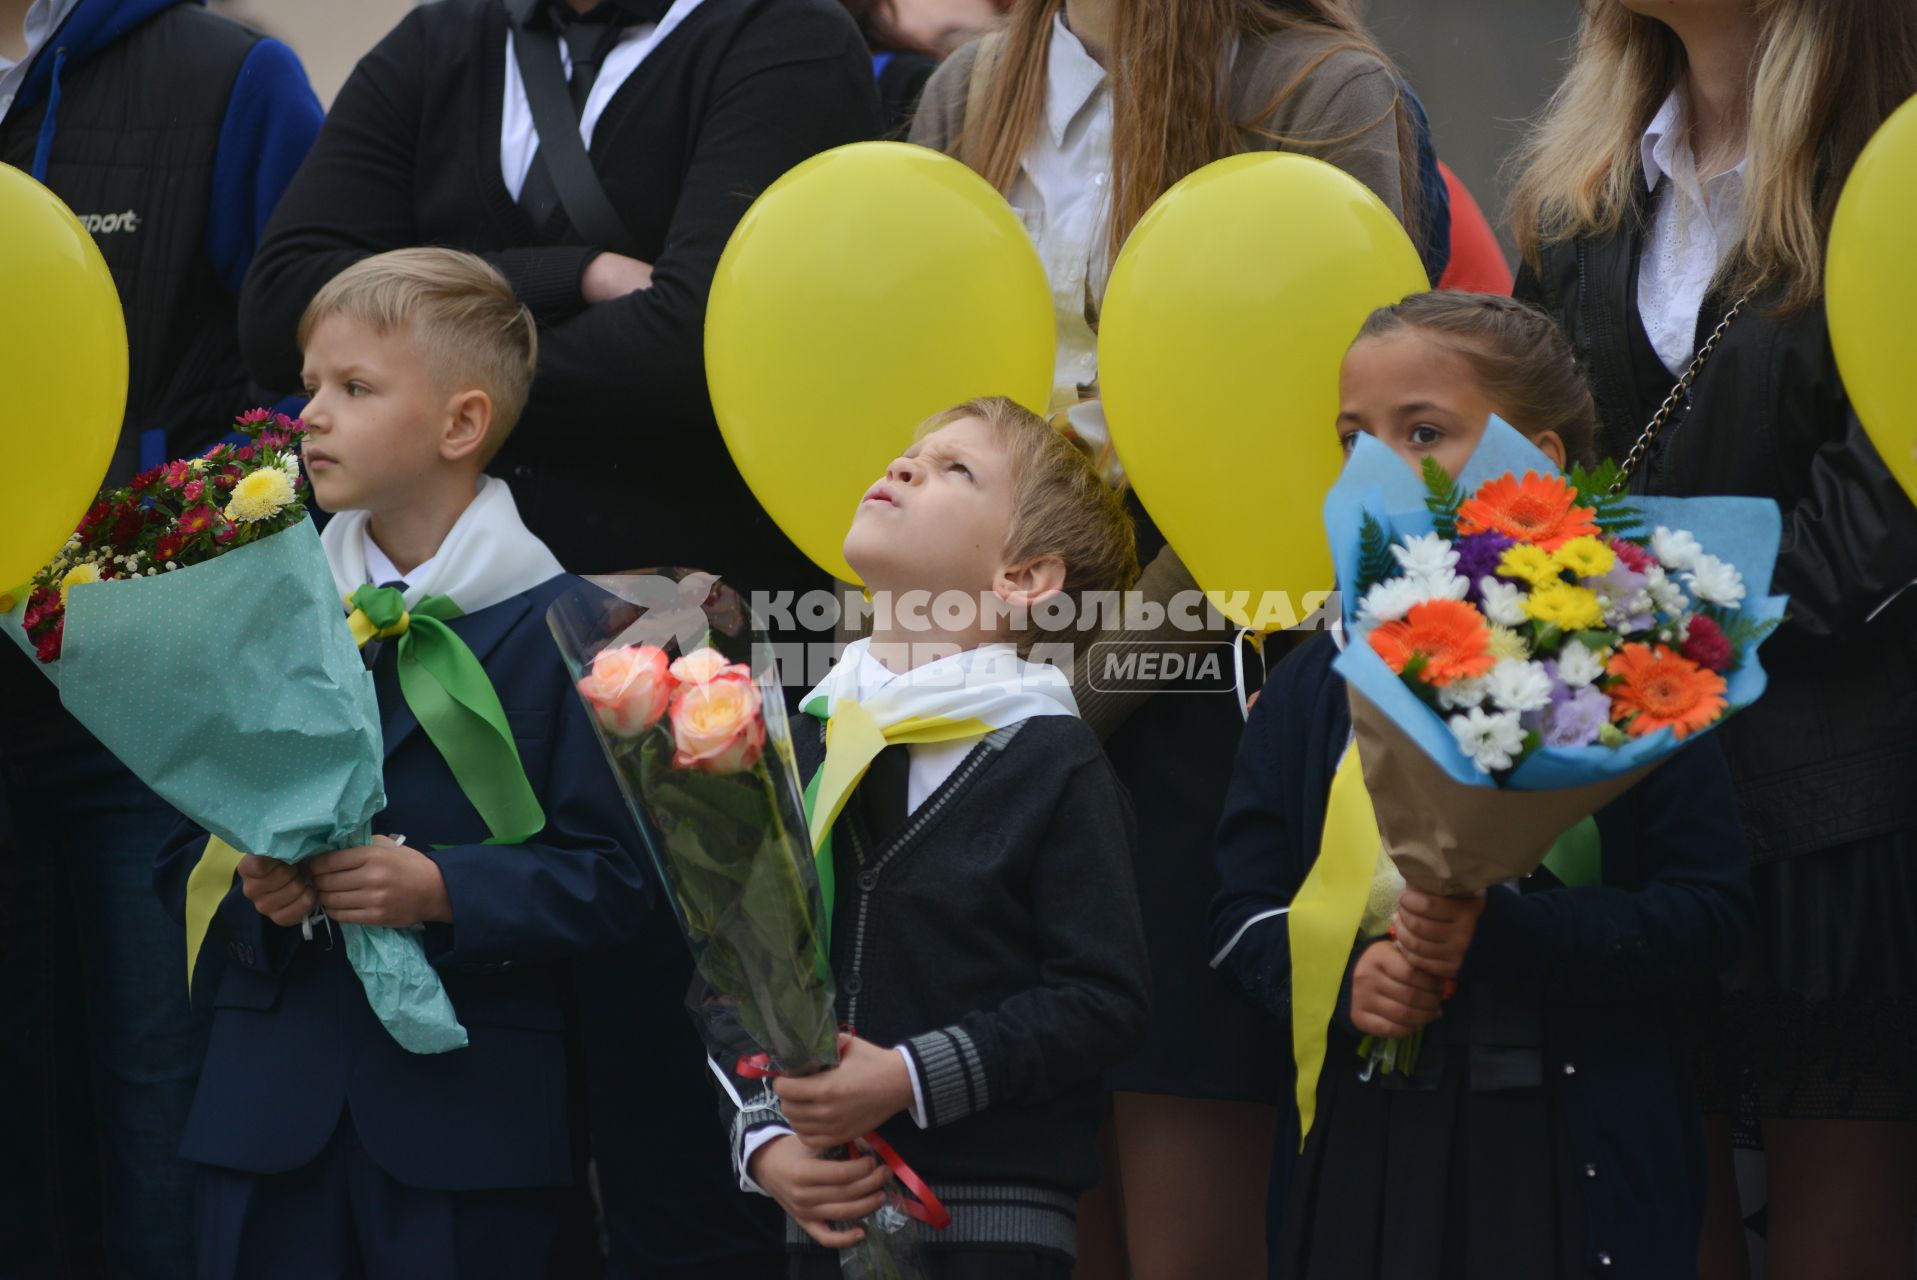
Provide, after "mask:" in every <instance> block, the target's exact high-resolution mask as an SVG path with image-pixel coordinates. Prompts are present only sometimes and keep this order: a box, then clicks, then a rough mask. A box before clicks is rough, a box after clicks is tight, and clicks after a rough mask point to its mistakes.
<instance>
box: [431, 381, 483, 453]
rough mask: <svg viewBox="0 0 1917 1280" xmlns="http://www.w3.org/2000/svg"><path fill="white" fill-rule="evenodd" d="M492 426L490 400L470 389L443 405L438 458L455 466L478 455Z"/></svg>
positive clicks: (477, 391)
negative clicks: (443, 416) (444, 406)
mask: <svg viewBox="0 0 1917 1280" xmlns="http://www.w3.org/2000/svg"><path fill="white" fill-rule="evenodd" d="M492 425H493V398H492V397H491V396H489V395H487V394H486V393H485V392H484V391H481V390H479V389H478V388H474V389H473V390H471V391H461V392H459V393H458V394H456V395H455V396H453V398H452V399H450V400H448V401H447V402H446V426H445V429H444V430H443V431H442V433H441V435H440V438H439V456H440V457H442V458H444V459H446V461H448V462H459V461H462V460H464V459H466V458H470V457H472V456H473V455H474V454H475V453H478V452H479V449H480V446H481V445H483V444H485V443H486V433H487V432H488V431H490V430H491V429H492Z"/></svg>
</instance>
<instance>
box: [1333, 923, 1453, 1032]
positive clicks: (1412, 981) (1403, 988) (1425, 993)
mask: <svg viewBox="0 0 1917 1280" xmlns="http://www.w3.org/2000/svg"><path fill="white" fill-rule="evenodd" d="M1440 985H1441V984H1440V981H1439V979H1437V978H1434V977H1433V976H1431V975H1430V974H1428V973H1426V972H1425V971H1424V970H1422V969H1420V968H1419V967H1418V966H1417V965H1415V964H1413V963H1411V960H1410V959H1409V958H1408V957H1407V956H1405V954H1404V953H1403V952H1401V951H1399V950H1398V948H1397V947H1396V946H1395V945H1393V944H1392V943H1390V942H1385V941H1379V942H1374V943H1372V944H1371V945H1370V946H1368V947H1366V948H1365V950H1364V954H1362V955H1360V956H1359V957H1358V963H1357V965H1356V966H1355V967H1354V968H1353V969H1352V971H1351V1025H1352V1026H1354V1027H1356V1028H1358V1030H1359V1032H1361V1033H1362V1034H1364V1035H1368V1036H1384V1037H1386V1038H1388V1039H1397V1038H1399V1037H1402V1036H1408V1035H1410V1034H1411V1033H1412V1032H1413V1031H1416V1030H1417V1029H1418V1028H1419V1027H1425V1026H1429V1025H1430V1024H1432V1023H1433V1022H1436V1021H1437V1020H1438V1019H1439V1018H1440V1017H1442V1016H1444V1006H1443V1004H1442V1003H1441V1002H1440V1001H1439V999H1438V988H1439V986H1440Z"/></svg>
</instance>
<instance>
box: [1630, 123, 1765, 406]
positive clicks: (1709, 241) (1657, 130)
mask: <svg viewBox="0 0 1917 1280" xmlns="http://www.w3.org/2000/svg"><path fill="white" fill-rule="evenodd" d="M1688 125H1689V122H1688V121H1687V120H1686V119H1685V111H1684V98H1683V90H1681V89H1675V90H1672V92H1671V96H1670V97H1668V98H1666V99H1665V100H1664V105H1663V106H1662V107H1660V108H1659V109H1658V113H1657V115H1656V117H1655V118H1653V119H1652V121H1651V124H1650V127H1649V128H1647V129H1645V131H1644V137H1643V139H1642V140H1641V141H1640V142H1639V144H1638V145H1639V149H1640V153H1641V155H1642V159H1643V163H1644V181H1645V183H1646V184H1647V185H1648V186H1649V187H1650V190H1651V225H1650V234H1649V236H1648V238H1647V239H1646V240H1645V242H1644V252H1643V254H1642V256H1641V257H1640V258H1639V259H1638V268H1637V312H1638V317H1639V319H1640V320H1642V321H1643V324H1644V332H1645V334H1646V336H1648V337H1649V338H1650V340H1651V348H1652V349H1653V350H1654V351H1656V352H1657V358H1658V359H1659V360H1662V361H1663V362H1664V367H1665V368H1666V369H1668V370H1669V371H1670V373H1671V376H1672V377H1679V376H1681V375H1682V374H1683V372H1684V369H1685V367H1686V366H1687V365H1689V364H1690V363H1691V357H1692V356H1693V355H1695V354H1696V352H1697V322H1698V310H1699V309H1700V308H1701V307H1702V306H1703V305H1704V295H1705V293H1706V292H1707V291H1708V290H1709V288H1710V285H1711V278H1712V277H1713V276H1715V275H1716V274H1717V268H1718V264H1719V263H1721V262H1722V261H1723V260H1724V254H1725V253H1726V252H1727V251H1728V250H1729V249H1730V247H1731V245H1732V244H1734V243H1736V241H1737V237H1738V233H1739V230H1740V228H1741V226H1742V223H1743V212H1744V179H1745V170H1746V169H1747V168H1748V167H1749V164H1750V161H1749V160H1748V159H1745V160H1740V161H1739V162H1738V164H1737V167H1736V168H1734V169H1731V170H1728V171H1726V172H1724V173H1720V174H1718V175H1717V176H1716V177H1714V178H1711V179H1709V180H1708V181H1703V182H1700V181H1699V180H1698V175H1697V163H1696V158H1695V157H1694V156H1693V155H1692V154H1691V143H1690V136H1689V135H1690V131H1689V127H1688Z"/></svg>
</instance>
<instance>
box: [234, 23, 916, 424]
mask: <svg viewBox="0 0 1917 1280" xmlns="http://www.w3.org/2000/svg"><path fill="white" fill-rule="evenodd" d="M443 7H445V6H439V5H430V6H421V7H420V8H417V9H415V10H413V11H412V12H411V13H410V14H408V15H407V17H406V18H405V19H404V20H403V21H401V22H400V24H399V25H398V26H397V27H396V28H395V29H394V30H393V31H392V33H391V34H389V35H388V36H387V37H386V38H385V39H384V40H382V41H381V42H380V43H379V44H378V45H377V46H376V47H375V48H374V49H373V50H372V51H371V52H370V53H368V54H367V55H366V56H365V57H364V58H362V59H361V60H360V63H359V66H358V67H357V68H355V70H354V72H353V74H352V76H351V77H350V78H349V79H348V81H347V83H346V85H345V87H344V88H342V89H341V91H340V94H339V97H338V99H337V100H336V101H335V102H334V104H333V108H332V110H331V111H330V112H329V113H328V115H327V118H326V123H325V125H324V126H323V127H322V128H321V130H320V135H319V139H318V140H317V142H316V143H315V144H314V147H313V151H312V153H311V154H310V155H309V156H308V157H307V160H306V163H305V164H304V165H303V166H301V168H300V171H299V174H298V176H296V177H295V178H294V180H293V183H292V185H291V186H290V187H289V188H288V189H287V192H286V195H285V197H284V198H283V199H282V200H281V201H280V204H279V207H278V209H277V210H276V211H275V213H274V215H273V219H272V222H271V223H270V224H269V226H268V228H267V232H266V236H265V240H264V242H263V243H262V244H261V246H260V251H259V253H258V255H257V256H256V257H255V259H254V261H253V266H252V269H251V270H250V271H249V272H248V274H247V281H246V287H245V291H244V293H243V295H242V299H241V317H240V327H241V338H242V345H243V350H244V354H245V356H246V361H247V365H248V367H249V368H250V369H251V370H252V372H253V374H254V376H255V377H256V378H257V379H259V381H261V382H262V383H263V384H265V385H267V386H271V387H275V388H280V389H292V388H295V387H297V386H298V383H299V370H300V355H299V350H298V345H297V342H296V340H295V331H296V329H297V327H298V323H299V317H300V314H301V312H302V311H303V310H304V309H305V307H306V304H307V302H308V301H309V300H311V298H312V297H313V295H314V294H315V293H317V292H318V291H319V289H320V287H321V286H322V285H324V284H325V283H326V281H327V280H329V279H331V278H332V277H333V276H334V275H336V274H338V273H339V272H340V271H341V270H343V269H344V268H346V267H348V266H350V265H351V264H352V263H354V262H356V261H358V260H359V259H360V258H363V257H366V256H368V255H370V254H374V253H380V252H384V251H386V250H389V249H397V248H403V247H406V246H410V245H418V244H432V243H436V242H443V231H442V229H440V228H436V227H433V226H427V225H422V224H421V218H420V216H419V208H420V205H421V202H422V201H421V197H420V189H421V184H422V183H430V182H439V181H444V182H453V183H457V184H459V185H461V186H462V187H466V186H470V187H471V188H472V198H473V199H474V200H480V199H481V198H482V195H484V194H486V188H485V187H484V185H483V183H484V181H485V175H481V178H480V182H479V183H475V182H474V181H473V178H472V175H471V174H470V173H469V171H468V170H469V166H468V165H467V164H465V163H456V162H454V161H453V160H452V159H450V158H449V157H451V156H457V155H460V154H461V153H463V152H464V151H466V150H467V149H469V148H473V147H474V146H475V142H474V139H473V137H472V136H471V133H470V131H471V130H472V129H474V128H478V127H482V126H481V125H480V124H479V122H480V121H481V120H483V119H484V112H483V111H482V110H480V104H479V103H478V102H477V101H474V102H471V103H468V104H465V106H464V107H463V108H462V109H460V110H457V111H454V110H449V109H448V108H447V107H446V106H445V105H444V104H436V103H433V102H430V101H428V95H429V94H430V93H431V92H432V91H433V90H432V85H433V83H434V82H433V81H432V80H431V79H430V77H429V75H428V74H427V71H426V70H424V69H429V68H431V67H432V66H433V64H434V61H435V58H436V57H438V56H441V55H443V54H444V52H445V51H444V50H443V49H441V48H440V47H439V46H440V44H441V43H442V42H443V41H445V40H446V39H450V38H454V37H458V38H473V37H472V33H471V31H470V29H462V25H461V24H464V23H470V22H473V21H480V20H482V19H481V18H479V17H475V16H474V15H473V14H472V13H471V12H470V11H468V12H465V13H452V12H447V13H444V14H435V13H434V12H433V11H434V10H436V9H441V8H443ZM752 9H753V12H752V13H751V14H749V15H748V16H746V17H745V18H743V19H741V20H740V21H739V22H738V23H737V30H736V31H735V32H734V33H733V34H732V37H731V40H730V43H728V44H727V45H726V46H725V47H724V48H723V50H722V51H721V52H720V54H719V56H718V57H717V58H716V59H715V63H716V67H715V69H714V70H713V71H712V72H711V73H710V75H709V76H707V77H705V78H700V79H689V80H688V92H691V93H694V94H696V95H697V97H698V99H699V101H700V108H699V110H700V114H699V115H698V117H697V118H696V120H695V121H694V124H693V127H692V129H691V131H690V135H689V136H688V137H686V138H683V139H678V140H676V141H675V143H674V145H676V146H682V147H683V148H684V149H685V154H686V162H685V168H684V171H683V176H682V179H681V182H680V184H679V190H678V196H677V199H676V201H675V202H674V203H673V206H672V211H671V215H670V220H669V225H668V228H667V231H666V234H665V238H664V242H663V244H662V246H661V248H660V250H659V252H658V253H657V254H656V256H655V261H654V262H653V264H652V265H653V283H652V287H651V288H649V289H644V290H640V291H638V292H636V293H632V294H629V295H627V296H626V297H623V298H619V299H615V300H613V301H610V302H603V303H599V304H596V305H592V306H588V305H586V304H585V302H584V299H583V297H582V296H581V293H580V281H581V278H582V276H583V273H584V271H585V268H586V266H587V264H588V262H589V261H590V259H591V258H592V257H593V256H594V255H595V254H596V253H598V252H599V251H598V250H597V249H596V248H593V247H591V246H585V245H503V246H497V247H493V248H490V249H486V250H484V251H483V252H482V255H481V256H483V257H485V258H487V260H488V261H490V262H491V263H492V264H493V265H494V266H495V267H497V268H498V269H499V270H500V272H501V273H502V274H503V275H505V277H506V278H507V280H508V282H509V283H511V284H512V286H513V288H514V291H515V292H516V293H517V294H518V296H519V298H520V300H521V301H522V302H524V303H525V304H526V305H527V307H528V308H529V309H530V310H531V311H532V312H533V315H534V317H535V318H536V319H538V320H539V322H540V326H541V327H540V334H539V356H540V360H539V376H538V378H537V380H536V381H535V383H534V387H533V393H532V397H531V401H530V404H529V406H528V410H527V421H528V422H529V423H537V424H538V425H539V429H541V430H545V431H551V430H559V429H564V428H565V424H566V423H567V422H568V421H569V420H572V417H573V415H587V414H590V415H593V416H595V417H603V416H604V415H605V414H606V412H607V411H608V409H609V407H610V406H623V407H625V409H626V410H627V413H626V416H625V420H626V421H629V422H632V423H656V424H659V425H660V426H661V428H664V427H666V426H678V425H681V424H683V422H684V421H685V415H686V414H687V412H692V413H693V414H695V415H696V417H697V418H704V417H705V416H707V414H708V413H709V408H708V403H707V399H706V387H705V363H704V359H703V354H702V353H703V331H704V324H705V305H706V297H707V294H708V292H709V291H710V289H711V285H712V276H713V271H714V269H715V267H716V266H717V264H718V260H719V254H720V252H721V251H722V250H723V249H724V247H725V243H726V240H727V238H728V237H729V236H730V235H731V233H732V229H733V227H734V226H735V225H736V224H737V222H738V220H739V218H740V217H741V216H742V215H743V214H744V213H745V211H746V208H747V207H748V206H749V205H750V204H751V202H752V200H753V199H754V198H755V197H756V196H757V195H758V194H759V193H760V192H761V191H763V190H764V189H765V188H766V187H767V186H769V185H771V183H772V182H773V181H774V180H775V179H776V178H778V177H779V176H780V175H781V174H783V173H784V172H785V171H786V170H787V169H789V168H791V167H792V166H794V165H796V164H798V163H799V162H800V161H802V160H805V159H807V158H809V157H810V156H812V155H814V154H816V153H818V152H820V151H823V150H825V149H827V148H829V147H833V146H837V145H839V144H841V143H846V142H854V141H859V140H862V139H867V138H872V137H876V136H877V135H878V132H879V127H880V126H879V106H878V98H877V91H876V90H875V88H874V86H873V84H872V73H871V62H870V58H869V56H868V55H867V54H866V52H865V50H864V48H863V46H862V45H861V44H860V42H859V39H858V33H857V29H856V27H854V26H853V24H852V23H851V22H850V21H849V20H846V19H845V15H844V14H843V13H841V12H837V11H836V6H833V7H831V11H829V12H828V11H826V9H825V8H824V7H821V6H816V5H811V4H764V5H757V6H752ZM646 70H647V68H645V67H642V68H641V69H640V71H639V72H637V73H636V74H640V75H644V74H646ZM688 74H689V75H690V74H692V73H688ZM700 74H703V72H701V73H700ZM462 83H470V81H464V82H462ZM479 149H480V150H481V151H482V152H484V151H485V150H486V148H484V147H480V148H479ZM595 160H596V161H598V162H599V163H602V164H616V163H617V160H616V158H614V159H613V160H602V159H600V158H599V157H595Z"/></svg>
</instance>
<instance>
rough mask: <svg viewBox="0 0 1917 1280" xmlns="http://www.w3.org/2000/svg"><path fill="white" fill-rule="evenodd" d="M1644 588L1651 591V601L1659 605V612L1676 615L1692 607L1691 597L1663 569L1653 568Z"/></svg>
mask: <svg viewBox="0 0 1917 1280" xmlns="http://www.w3.org/2000/svg"><path fill="white" fill-rule="evenodd" d="M1644 589H1645V590H1647V591H1649V592H1650V593H1651V603H1652V604H1654V605H1656V606H1657V611H1658V612H1659V613H1663V614H1669V615H1671V616H1672V617H1675V616H1677V615H1678V614H1680V613H1683V612H1684V611H1685V610H1686V609H1688V608H1690V607H1691V599H1690V597H1689V596H1687V595H1685V594H1684V591H1683V588H1681V587H1679V586H1678V585H1677V584H1676V583H1675V582H1672V581H1671V580H1670V578H1669V577H1667V576H1666V575H1665V573H1664V570H1662V569H1653V570H1651V572H1650V574H1649V577H1648V579H1647V580H1646V582H1645V584H1644Z"/></svg>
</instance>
